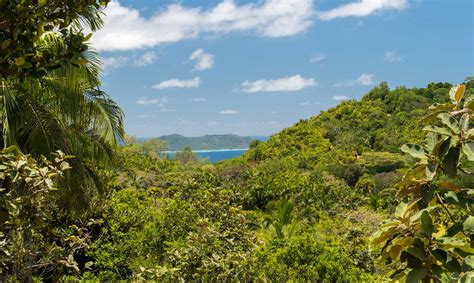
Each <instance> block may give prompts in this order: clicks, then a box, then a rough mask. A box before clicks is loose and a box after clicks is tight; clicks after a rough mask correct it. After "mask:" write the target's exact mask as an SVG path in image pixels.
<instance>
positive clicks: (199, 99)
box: [189, 97, 206, 102]
mask: <svg viewBox="0 0 474 283" xmlns="http://www.w3.org/2000/svg"><path fill="white" fill-rule="evenodd" d="M189 101H191V102H206V99H205V98H204V97H197V98H192V99H190V100H189Z"/></svg>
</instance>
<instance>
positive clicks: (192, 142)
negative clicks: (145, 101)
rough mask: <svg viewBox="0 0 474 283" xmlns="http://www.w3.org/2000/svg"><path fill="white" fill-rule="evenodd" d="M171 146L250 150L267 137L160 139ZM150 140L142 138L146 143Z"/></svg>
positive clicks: (172, 137) (176, 137)
mask: <svg viewBox="0 0 474 283" xmlns="http://www.w3.org/2000/svg"><path fill="white" fill-rule="evenodd" d="M159 138H160V139H161V140H163V141H165V142H167V143H168V145H169V150H170V151H176V150H180V149H182V148H183V147H185V146H187V145H189V146H191V148H192V149H193V150H222V149H243V148H248V147H249V145H250V142H251V141H253V140H260V141H265V140H267V139H268V137H266V136H238V135H233V134H226V135H205V136H201V137H185V136H182V135H179V134H172V135H165V136H161V137H159ZM147 139H149V138H140V139H139V140H141V141H145V140H147Z"/></svg>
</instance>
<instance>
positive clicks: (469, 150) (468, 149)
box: [462, 142, 474, 161]
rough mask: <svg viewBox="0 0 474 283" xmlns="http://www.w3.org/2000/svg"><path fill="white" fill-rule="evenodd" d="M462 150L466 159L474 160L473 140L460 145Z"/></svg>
mask: <svg viewBox="0 0 474 283" xmlns="http://www.w3.org/2000/svg"><path fill="white" fill-rule="evenodd" d="M462 152H463V153H464V154H465V155H466V157H467V160H469V161H474V142H466V143H464V144H463V146H462Z"/></svg>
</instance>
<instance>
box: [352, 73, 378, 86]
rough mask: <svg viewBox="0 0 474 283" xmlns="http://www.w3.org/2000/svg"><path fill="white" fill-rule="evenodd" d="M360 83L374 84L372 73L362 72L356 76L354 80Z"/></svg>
mask: <svg viewBox="0 0 474 283" xmlns="http://www.w3.org/2000/svg"><path fill="white" fill-rule="evenodd" d="M356 82H357V83H358V84H360V85H373V84H374V74H367V73H363V74H362V75H360V77H359V78H357V81H356Z"/></svg>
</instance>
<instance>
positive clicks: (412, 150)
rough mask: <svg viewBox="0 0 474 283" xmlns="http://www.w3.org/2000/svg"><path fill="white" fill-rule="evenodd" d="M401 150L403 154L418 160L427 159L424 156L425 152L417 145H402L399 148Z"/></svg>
mask: <svg viewBox="0 0 474 283" xmlns="http://www.w3.org/2000/svg"><path fill="white" fill-rule="evenodd" d="M401 150H402V151H403V152H405V153H408V154H410V155H411V156H413V157H415V158H420V159H427V158H428V157H427V156H426V153H425V150H424V149H423V147H422V146H420V145H417V144H404V145H403V146H402V147H401Z"/></svg>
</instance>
